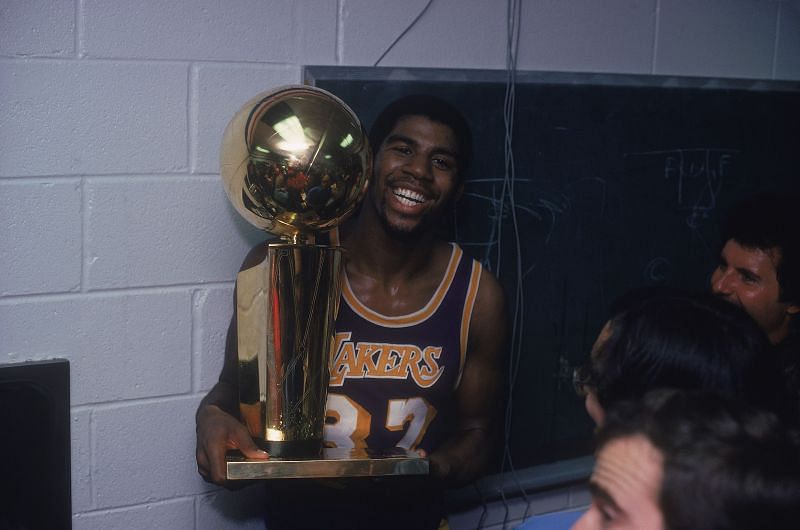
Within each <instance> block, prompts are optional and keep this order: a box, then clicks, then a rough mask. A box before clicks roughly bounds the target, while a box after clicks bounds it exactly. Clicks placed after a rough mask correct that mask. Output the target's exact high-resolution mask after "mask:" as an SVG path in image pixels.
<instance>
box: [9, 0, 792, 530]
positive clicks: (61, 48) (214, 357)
mask: <svg viewBox="0 0 800 530" xmlns="http://www.w3.org/2000/svg"><path fill="white" fill-rule="evenodd" d="M425 4H426V0H405V1H397V0H295V1H289V0H229V1H225V2H220V1H218V0H194V1H191V0H174V1H170V2H162V1H157V0H140V1H138V2H130V1H122V0H3V1H2V2H0V363H14V362H21V361H25V360H34V359H48V358H56V357H61V358H66V359H69V361H70V365H71V378H72V380H71V392H72V416H73V418H72V455H73V457H72V495H73V512H74V517H73V523H74V528H76V529H78V530H82V529H113V528H126V529H137V528H142V529H150V528H170V529H182V528H186V529H198V530H207V529H218V528H260V527H261V525H260V523H259V521H258V519H257V518H256V517H254V516H253V513H254V506H257V504H258V502H257V500H258V493H259V492H258V491H256V490H245V491H240V492H236V493H228V492H224V491H222V490H220V489H219V488H216V487H213V486H209V485H206V484H205V483H204V482H203V481H202V480H201V479H200V478H199V476H198V475H197V473H196V469H195V463H194V410H195V407H196V406H197V403H198V401H199V400H200V398H201V397H202V396H203V395H204V393H205V392H206V391H207V390H208V389H209V388H210V387H211V385H212V384H213V382H214V381H215V379H216V377H217V374H218V372H219V368H220V365H221V360H222V343H223V338H224V333H225V328H226V326H227V322H228V319H229V318H230V313H231V304H230V301H231V293H232V287H233V283H232V282H233V279H234V276H235V273H236V271H237V269H238V266H239V263H240V261H241V260H242V259H243V257H244V255H245V253H246V251H247V249H248V248H249V247H250V246H251V245H252V244H253V243H255V242H256V241H258V240H259V239H260V237H261V235H260V234H259V233H258V232H257V231H256V230H255V229H252V228H250V227H249V226H246V225H245V223H244V222H243V221H241V220H240V219H239V217H238V215H237V214H236V213H235V212H234V211H233V210H232V208H231V207H230V206H229V205H228V203H227V200H226V199H225V196H224V192H223V191H222V186H221V185H220V183H219V177H218V173H217V171H218V170H217V160H218V159H217V150H218V146H219V142H220V139H221V136H222V131H223V129H224V128H225V125H226V124H227V121H228V119H229V118H230V117H231V116H232V114H233V113H234V112H235V111H236V110H237V109H238V108H239V106H240V105H241V104H242V103H244V102H245V101H246V100H247V99H249V98H250V97H252V96H254V95H255V94H257V93H259V92H261V91H263V90H266V89H269V88H271V87H275V86H280V85H285V84H289V83H299V82H301V76H302V66H303V65H306V64H324V65H359V66H361V65H372V64H373V63H374V62H375V60H376V59H377V58H378V57H379V56H380V55H381V54H382V53H383V52H384V50H385V49H386V48H387V47H388V46H389V45H390V43H391V42H392V41H393V40H394V39H395V37H396V36H397V35H399V34H400V33H401V32H402V31H403V30H404V29H405V28H406V26H407V25H408V24H409V23H410V22H411V21H412V20H413V19H414V17H415V16H416V15H417V14H418V13H419V12H420V11H421V10H422V9H423V8H424V6H425ZM522 4H523V6H522V16H521V23H520V28H521V37H520V49H519V55H518V67H519V68H520V69H525V70H561V71H583V72H617V73H634V74H670V75H698V76H715V77H744V78H762V79H791V80H798V79H800V2H798V1H797V0H792V1H788V0H787V1H778V0H605V1H602V2H601V1H597V0H523V2H522ZM505 43H506V8H505V2H502V1H500V0H434V1H433V3H432V5H431V7H430V9H429V10H428V11H427V13H426V14H425V15H424V16H423V17H422V18H421V19H420V20H419V22H418V23H417V25H416V26H414V27H413V28H412V29H411V30H410V31H409V32H408V33H407V34H406V36H405V37H404V38H403V39H402V40H401V41H400V42H399V43H398V44H397V45H396V46H395V47H394V48H393V49H392V50H391V51H390V52H389V53H388V54H387V55H386V57H385V59H384V60H383V61H382V63H381V66H417V67H433V68H435V67H447V68H482V69H484V68H495V69H502V68H503V67H504V66H505V53H506V52H505ZM501 111H502V110H501V109H498V112H501ZM533 501H534V502H533V503H532V505H531V509H530V511H529V513H533V512H542V511H551V510H556V509H563V508H566V507H568V506H574V505H580V504H583V503H585V502H586V497H585V494H583V493H582V492H580V491H579V490H576V489H570V488H567V489H564V490H559V491H555V492H551V493H547V494H542V495H540V496H538V497H536V498H535V499H533ZM514 506H516V508H514V507H513V506H512V510H511V511H510V512H509V514H510V515H509V517H510V519H509V520H511V521H514V520H517V521H518V520H519V518H520V517H521V516H522V513H523V511H524V508H523V509H521V510H520V509H518V508H519V504H518V503H517V504H515V505H514ZM501 508H502V507H501ZM498 513H500V512H498V511H497V510H495V511H494V512H493V515H492V517H490V518H489V520H487V524H489V525H490V526H488V527H490V528H500V527H501V526H502V523H503V515H499V516H498ZM477 517H479V511H478V512H470V513H465V514H458V515H455V516H454V517H453V519H452V524H453V528H454V529H455V528H469V527H471V526H474V524H475V521H476V520H477Z"/></svg>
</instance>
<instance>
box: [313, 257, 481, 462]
mask: <svg viewBox="0 0 800 530" xmlns="http://www.w3.org/2000/svg"><path fill="white" fill-rule="evenodd" d="M451 246H452V251H451V256H450V260H449V263H448V265H447V270H446V272H445V275H444V277H443V278H442V280H441V282H440V284H439V286H438V288H437V289H436V291H435V292H434V294H433V296H432V297H431V299H430V300H429V301H428V303H427V304H426V305H425V307H423V308H422V309H420V310H419V311H416V312H414V313H411V314H408V315H402V316H386V315H382V314H380V313H377V312H375V311H373V310H371V309H369V308H368V307H366V306H365V305H363V304H361V303H360V302H359V301H358V299H357V298H356V297H355V295H354V294H353V291H352V289H351V288H350V284H349V283H348V281H347V277H346V276H347V275H346V274H344V278H343V281H342V284H343V285H342V300H341V304H340V307H339V314H338V316H337V319H336V336H335V339H334V344H333V347H332V350H331V358H330V370H331V381H330V386H329V388H328V403H327V409H328V410H327V418H326V425H325V443H326V445H327V446H328V447H349V448H369V449H372V450H378V451H383V450H388V449H391V448H394V447H401V448H404V449H409V450H415V449H424V450H426V451H428V452H431V451H433V450H435V449H436V448H437V447H438V446H439V445H440V444H441V443H442V442H443V441H444V439H445V438H446V437H447V436H448V432H449V430H450V428H451V427H452V425H451V422H452V421H453V420H454V416H455V414H454V412H455V406H456V404H455V403H454V401H455V399H454V395H453V393H454V391H455V389H456V388H457V387H458V384H459V380H460V378H461V372H462V370H463V367H464V362H465V356H466V348H467V340H468V334H469V323H470V318H471V315H472V308H473V305H474V303H475V296H476V294H477V292H478V286H479V280H480V275H481V266H480V264H479V263H478V262H477V261H474V260H472V259H471V258H469V257H467V256H464V253H463V251H462V250H461V248H460V247H459V246H458V245H456V244H453V243H451Z"/></svg>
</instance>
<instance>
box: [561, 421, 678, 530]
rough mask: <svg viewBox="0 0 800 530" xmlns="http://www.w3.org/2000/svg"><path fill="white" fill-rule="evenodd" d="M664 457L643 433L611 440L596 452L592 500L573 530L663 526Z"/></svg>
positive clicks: (660, 529)
mask: <svg viewBox="0 0 800 530" xmlns="http://www.w3.org/2000/svg"><path fill="white" fill-rule="evenodd" d="M663 468H664V465H663V457H662V455H661V452H660V451H659V450H658V449H656V448H655V447H653V445H652V444H651V443H650V441H649V440H648V439H647V438H645V437H644V436H642V435H633V436H627V437H623V438H617V439H614V440H611V441H609V442H608V443H607V444H606V445H605V446H603V448H602V449H601V450H600V453H599V454H598V455H597V463H596V464H595V468H594V472H593V473H592V478H591V479H590V481H589V490H590V491H591V494H592V504H591V506H589V509H588V510H587V511H586V513H585V514H583V516H582V517H581V518H580V519H578V521H577V522H576V523H575V524H574V525H573V527H572V530H664V527H665V525H664V516H663V514H662V513H661V508H660V506H659V501H658V499H659V495H660V492H661V481H662V478H663Z"/></svg>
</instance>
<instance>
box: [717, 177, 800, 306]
mask: <svg viewBox="0 0 800 530" xmlns="http://www.w3.org/2000/svg"><path fill="white" fill-rule="evenodd" d="M799 214H800V194H797V193H788V192H781V193H778V192H761V193H757V194H754V195H752V196H750V197H747V198H746V199H743V200H742V201H740V202H738V203H736V204H735V205H734V206H733V207H732V208H731V209H730V210H729V211H728V212H727V215H726V216H725V222H724V224H723V228H722V244H723V245H724V244H725V242H726V241H728V240H730V239H733V240H734V241H736V242H737V243H739V244H740V245H741V246H743V247H745V248H751V249H759V250H762V251H764V252H769V251H772V250H774V249H777V250H778V251H779V258H778V260H777V266H776V269H775V270H776V273H777V277H778V284H779V285H780V301H782V302H788V303H791V304H800V219H798V215H799Z"/></svg>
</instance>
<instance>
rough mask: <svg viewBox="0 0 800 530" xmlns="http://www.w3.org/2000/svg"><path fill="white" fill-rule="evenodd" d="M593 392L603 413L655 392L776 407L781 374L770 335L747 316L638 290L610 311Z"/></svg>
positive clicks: (706, 296)
mask: <svg viewBox="0 0 800 530" xmlns="http://www.w3.org/2000/svg"><path fill="white" fill-rule="evenodd" d="M609 321H610V322H611V334H610V336H609V337H608V339H607V340H606V341H605V343H603V344H602V346H601V347H600V350H599V351H598V352H597V353H596V356H595V359H594V360H593V362H592V365H593V369H592V372H593V378H594V381H593V382H592V386H594V387H595V391H596V394H597V399H598V401H599V403H600V405H602V406H603V408H604V409H607V408H609V407H610V406H611V405H612V404H613V403H614V402H616V401H620V400H624V399H635V398H640V397H642V396H644V394H645V393H647V392H648V391H650V390H653V389H655V388H682V389H689V390H692V389H707V390H714V391H717V392H720V393H723V394H726V395H729V396H733V397H739V398H744V399H748V400H750V401H753V402H755V403H759V404H762V405H764V406H768V407H770V408H773V407H776V406H777V403H776V402H777V398H776V392H777V391H776V390H775V388H774V387H775V386H776V385H775V384H774V381H777V380H778V378H779V376H778V371H777V370H778V369H777V365H776V364H775V361H774V359H773V358H772V356H770V355H766V354H765V352H766V350H767V348H768V340H767V338H766V336H765V335H764V332H763V331H762V330H761V329H760V328H759V327H758V325H757V324H756V323H755V322H754V321H753V320H752V319H751V318H750V317H749V316H748V315H747V313H745V312H744V310H742V309H741V308H739V307H737V306H735V305H733V304H730V303H728V302H725V301H724V300H721V299H719V298H717V297H715V296H713V295H712V294H710V293H695V292H690V291H682V290H678V289H674V288H668V287H649V288H639V289H634V290H632V291H629V292H628V293H626V294H625V295H624V296H623V297H621V298H620V299H619V300H618V301H617V302H616V303H615V304H614V305H613V306H612V311H611V317H610V318H609Z"/></svg>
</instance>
